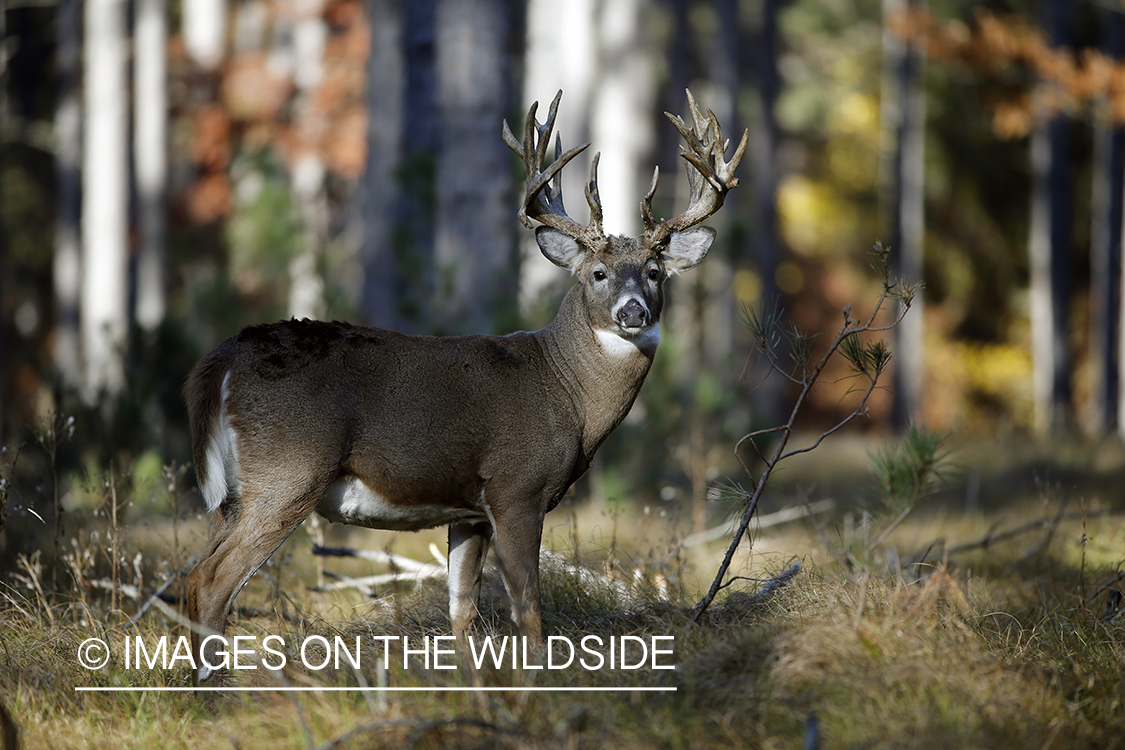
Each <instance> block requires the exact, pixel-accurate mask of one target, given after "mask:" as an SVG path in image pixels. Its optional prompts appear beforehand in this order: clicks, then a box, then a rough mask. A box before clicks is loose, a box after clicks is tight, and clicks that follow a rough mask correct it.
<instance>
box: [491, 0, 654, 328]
mask: <svg viewBox="0 0 1125 750" xmlns="http://www.w3.org/2000/svg"><path fill="white" fill-rule="evenodd" d="M597 5H598V3H596V2H595V0H572V1H571V2H568V3H560V2H557V0H529V2H528V5H527V48H526V52H525V54H524V64H525V71H524V86H523V91H524V93H523V106H522V107H521V108H520V114H521V115H522V114H524V113H526V112H527V109H528V107H530V106H531V103H532V102H534V101H538V102H539V113H538V119H539V121H540V122H542V121H543V120H545V119H546V117H547V108H548V106H549V105H550V103H551V100H552V99H553V98H554V96H555V93H556V92H557V91H559V90H562V92H563V100H562V104H561V106H560V108H559V115H558V119H557V120H556V121H555V132H556V133H561V134H562V138H563V148H564V149H566V148H570V147H572V146H577V145H579V144H581V143H585V142H587V141H588V140H590V130H591V129H590V124H589V121H590V110H591V107H592V106H593V98H594V86H595V82H596V81H597V77H598V73H599V69H598V64H599V63H598V61H599V58H600V54H599V50H598V38H597V32H596V29H595V18H596V10H597ZM510 124H511V125H512V129H513V132H515V133H516V134H520V133H522V129H521V128H520V126H521V125H522V122H519V123H510ZM601 149H602V144H596V145H595V146H594V150H601ZM590 156H592V154H590ZM588 165H589V159H588V158H587V154H583V155H582V156H581V157H579V158H578V159H577V160H575V161H574V162H572V163H571V164H570V165H569V166H568V167H567V168H566V169H564V170H563V173H562V178H563V195H564V196H566V209H567V213H569V214H570V215H571V216H573V217H574V218H575V220H577V221H580V222H582V221H585V220H586V219H587V217H588V213H587V211H586V208H585V200H584V199H583V192H582V191H583V186H584V185H585V182H586V178H587V176H588V174H589V166H588ZM602 173H603V174H604V169H603V172H602ZM603 184H604V182H603ZM525 187H526V186H525V185H523V184H519V185H517V186H516V189H517V190H518V191H520V195H522V194H523V193H522V191H523V189H524V188H525ZM637 199H638V202H639V200H640V196H638V198H637ZM516 208H517V206H516V205H513V206H512V208H511V211H512V212H513V213H514V212H515V211H516ZM520 253H521V257H522V259H523V262H522V263H521V264H520V309H521V310H522V311H524V313H529V312H531V311H533V310H535V309H536V307H537V306H538V305H539V304H540V302H541V301H542V299H543V297H544V296H546V294H547V292H548V290H552V291H558V292H559V296H560V297H561V290H562V288H563V287H564V285H565V284H566V283H567V278H568V274H567V273H566V271H564V270H562V269H561V268H559V267H557V266H555V265H552V264H551V263H547V262H544V261H543V256H542V255H541V254H540V252H539V247H538V245H536V244H535V238H534V237H533V236H532V233H531V232H526V231H525V232H523V233H522V237H521V242H520ZM548 320H549V319H548ZM542 322H543V323H546V322H547V321H542Z"/></svg>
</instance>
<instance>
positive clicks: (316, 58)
mask: <svg viewBox="0 0 1125 750" xmlns="http://www.w3.org/2000/svg"><path fill="white" fill-rule="evenodd" d="M288 22H289V23H290V24H291V29H292V35H291V42H290V44H288V45H286V49H285V54H288V55H290V56H291V59H292V60H293V82H294V83H295V84H296V87H297V98H296V101H295V102H294V105H293V106H294V110H295V111H296V112H297V113H298V115H297V127H298V139H300V140H307V141H311V142H315V141H316V140H318V139H319V136H320V133H319V132H317V131H316V130H315V128H316V125H315V124H312V123H310V122H309V120H308V119H307V118H306V117H304V116H302V114H301V113H305V112H308V111H309V110H311V109H312V108H313V105H312V103H311V100H312V98H313V97H315V96H316V94H317V88H318V87H319V86H320V83H321V80H322V78H323V69H324V42H325V38H326V37H327V34H328V29H327V27H326V26H325V23H324V19H323V18H322V17H321V16H320V12H319V8H318V7H317V6H316V5H313V6H312V7H311V8H298V9H296V10H295V16H294V17H293V18H290V19H288ZM313 119H314V120H315V117H314V118H313ZM302 136H303V138H302ZM324 180H325V167H324V163H323V161H322V159H321V157H320V155H319V153H318V152H317V150H316V149H315V148H312V147H308V146H306V147H305V148H304V152H303V153H301V154H300V155H299V156H298V157H297V158H296V160H295V162H294V164H293V165H292V175H291V184H292V189H293V196H294V202H295V203H296V205H297V210H298V212H299V214H300V216H301V227H302V233H303V237H302V244H303V247H302V248H301V250H300V252H298V253H297V255H296V256H295V257H294V258H293V259H292V261H291V262H290V263H289V315H290V316H292V317H294V318H297V319H298V320H300V319H302V318H312V319H314V320H317V319H320V318H323V317H324V313H325V301H324V278H323V276H322V274H321V269H320V266H321V263H320V258H321V254H322V252H323V247H324V244H325V243H326V242H327V241H328V197H327V195H326V194H325V185H324Z"/></svg>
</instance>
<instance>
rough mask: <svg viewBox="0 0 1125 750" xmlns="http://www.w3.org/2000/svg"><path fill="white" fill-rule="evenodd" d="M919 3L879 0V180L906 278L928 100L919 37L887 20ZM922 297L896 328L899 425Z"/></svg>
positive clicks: (914, 241)
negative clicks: (907, 36) (899, 30)
mask: <svg viewBox="0 0 1125 750" xmlns="http://www.w3.org/2000/svg"><path fill="white" fill-rule="evenodd" d="M921 5H922V2H921V0H884V2H883V93H882V103H881V118H882V123H883V148H882V154H883V161H884V165H883V172H884V178H883V186H884V191H885V198H884V213H885V216H886V221H887V223H888V224H889V230H890V234H889V237H890V245H891V258H892V264H893V266H892V267H893V270H894V273H895V275H896V276H898V277H899V278H902V279H904V280H906V281H907V282H909V283H914V282H921V281H922V280H923V278H922V271H923V269H922V251H923V241H924V236H925V223H924V219H925V195H924V178H925V134H926V122H925V118H926V102H925V85H924V83H922V82H921V80H920V79H923V77H924V76H923V61H922V56H921V54H920V53H921V50H919V49H918V48H917V43H915V42H913V41H911V40H909V39H903V38H901V37H900V36H899V35H898V34H896V33H895V32H894V31H893V30H892V28H891V22H892V21H894V20H896V19H897V18H901V17H902V16H903V15H904V14H905V13H908V12H911V11H912V10H914V9H915V8H916V7H919V6H921ZM922 305H923V301H922V295H921V294H919V295H918V296H917V297H916V298H915V299H914V301H913V303H912V305H911V310H910V314H909V315H907V316H906V317H905V318H904V319H903V321H902V323H900V324H899V325H898V327H896V328H895V331H894V337H895V347H894V351H895V363H896V366H895V369H894V390H893V394H892V399H893V401H892V408H891V422H892V423H893V424H894V426H895V428H896V429H899V430H902V429H904V428H905V427H906V425H907V424H908V423H909V422H911V421H912V420H914V419H916V418H917V416H918V408H919V405H920V404H921V400H922V377H923V373H924V369H925V362H924V355H925V349H924V336H925V327H924V325H923V322H924V320H923V315H924V312H923V306H922Z"/></svg>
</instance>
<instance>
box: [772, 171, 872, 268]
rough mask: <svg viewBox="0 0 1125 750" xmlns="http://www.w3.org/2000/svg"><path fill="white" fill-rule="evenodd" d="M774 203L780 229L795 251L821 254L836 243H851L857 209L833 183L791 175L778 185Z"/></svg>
mask: <svg viewBox="0 0 1125 750" xmlns="http://www.w3.org/2000/svg"><path fill="white" fill-rule="evenodd" d="M777 206H778V218H779V223H780V225H781V232H782V234H783V235H784V237H785V241H786V242H787V243H788V244H789V247H791V248H792V249H793V250H794V251H796V252H798V253H800V254H802V255H811V256H823V255H828V254H829V253H831V252H832V251H833V250H835V249H836V248H837V247H838V246H839V243H844V245H846V246H848V247H850V246H851V240H852V238H853V237H854V235H855V231H856V223H855V222H856V213H855V211H853V210H851V207H850V204H849V202H848V201H847V200H845V199H844V198H843V196H841V195H840V194H839V193H838V192H837V191H836V190H834V189H833V188H832V186H830V185H827V184H825V183H821V182H814V181H813V180H810V179H809V178H808V177H805V176H803V175H790V176H788V177H786V178H785V180H784V181H783V182H782V183H781V186H780V187H779V189H778V195H777Z"/></svg>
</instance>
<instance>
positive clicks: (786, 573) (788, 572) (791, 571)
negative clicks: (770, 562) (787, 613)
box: [723, 560, 801, 606]
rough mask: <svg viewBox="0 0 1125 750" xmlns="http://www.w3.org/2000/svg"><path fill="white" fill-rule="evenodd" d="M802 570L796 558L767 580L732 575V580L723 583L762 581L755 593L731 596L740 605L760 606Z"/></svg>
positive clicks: (726, 584)
mask: <svg viewBox="0 0 1125 750" xmlns="http://www.w3.org/2000/svg"><path fill="white" fill-rule="evenodd" d="M800 572H801V561H800V560H794V561H793V564H792V565H790V566H789V567H788V568H786V569H785V570H783V571H781V572H780V573H778V574H777V575H775V576H774V577H772V578H767V579H766V580H765V581H761V580H760V579H758V578H748V577H746V576H732V577H731V578H730V580H728V581H727V582H726V583H725V584H723V588H726V587H727V586H730V585H731V584H732V583H734V582H735V581H754V582H760V583H761V584H762V585H761V587H760V588H759V589H758V590H757V591H755V592H754V593H753V594H746V593H743V592H738V593H737V594H731V597H730V599H734V602H735V603H737V604H739V605H740V606H758V605H761V604H765V603H766V602H768V601H769V600H770V599H772V598H773V596H774V594H776V593H777V592H778V591H780V590H781V589H783V588H784V587H785V586H786V585H788V584H789V582H790V581H792V580H793V579H794V578H796V577H797V574H798V573H800ZM735 597H737V599H735ZM730 599H728V601H730Z"/></svg>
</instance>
